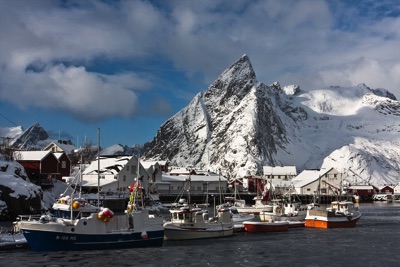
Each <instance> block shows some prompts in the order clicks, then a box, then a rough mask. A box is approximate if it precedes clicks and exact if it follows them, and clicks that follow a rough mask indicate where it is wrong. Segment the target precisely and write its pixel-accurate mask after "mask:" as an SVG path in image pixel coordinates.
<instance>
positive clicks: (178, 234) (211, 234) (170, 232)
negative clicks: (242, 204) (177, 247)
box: [164, 226, 234, 240]
mask: <svg viewBox="0 0 400 267" xmlns="http://www.w3.org/2000/svg"><path fill="white" fill-rule="evenodd" d="M233 231H234V227H229V228H224V229H207V228H203V229H201V228H200V229H199V228H180V227H174V226H165V227H164V237H165V239H166V240H189V239H203V238H216V237H227V236H232V235H233Z"/></svg>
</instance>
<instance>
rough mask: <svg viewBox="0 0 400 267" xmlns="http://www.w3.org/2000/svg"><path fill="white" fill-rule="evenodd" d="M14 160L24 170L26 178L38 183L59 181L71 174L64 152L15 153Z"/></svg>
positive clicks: (69, 162) (69, 163)
mask: <svg viewBox="0 0 400 267" xmlns="http://www.w3.org/2000/svg"><path fill="white" fill-rule="evenodd" d="M14 159H15V160H16V161H17V162H19V163H20V164H21V165H22V166H23V167H24V168H25V171H26V173H27V175H28V178H29V179H31V180H32V181H34V182H38V183H39V182H40V183H46V182H49V180H50V179H51V178H54V179H57V180H60V181H61V180H62V177H63V176H69V175H70V172H71V161H70V160H69V158H68V156H67V155H66V154H65V153H64V152H58V153H53V152H52V151H16V152H14Z"/></svg>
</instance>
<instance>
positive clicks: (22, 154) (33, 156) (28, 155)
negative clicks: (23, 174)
mask: <svg viewBox="0 0 400 267" xmlns="http://www.w3.org/2000/svg"><path fill="white" fill-rule="evenodd" d="M50 153H51V151H16V152H14V158H15V159H16V160H21V161H41V160H42V159H44V158H45V157H46V156H47V155H48V154H50Z"/></svg>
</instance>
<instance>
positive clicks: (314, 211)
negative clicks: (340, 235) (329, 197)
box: [305, 201, 361, 228]
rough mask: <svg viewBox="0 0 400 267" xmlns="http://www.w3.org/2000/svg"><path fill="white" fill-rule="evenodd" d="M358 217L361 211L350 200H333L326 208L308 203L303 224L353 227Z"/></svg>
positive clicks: (318, 226)
mask: <svg viewBox="0 0 400 267" xmlns="http://www.w3.org/2000/svg"><path fill="white" fill-rule="evenodd" d="M360 218H361V213H360V212H359V211H358V208H356V207H355V206H354V203H353V202H352V201H333V202H331V205H330V207H328V208H326V209H320V206H319V205H309V209H308V210H307V216H306V218H305V220H306V223H305V226H306V227H313V228H344V227H355V226H356V224H357V221H358V220H359V219H360Z"/></svg>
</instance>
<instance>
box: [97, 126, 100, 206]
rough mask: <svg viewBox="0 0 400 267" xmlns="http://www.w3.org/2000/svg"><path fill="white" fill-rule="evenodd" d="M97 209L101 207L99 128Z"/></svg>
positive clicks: (98, 135) (98, 137) (98, 144)
mask: <svg viewBox="0 0 400 267" xmlns="http://www.w3.org/2000/svg"><path fill="white" fill-rule="evenodd" d="M97 207H98V208H99V207H100V128H97Z"/></svg>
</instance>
